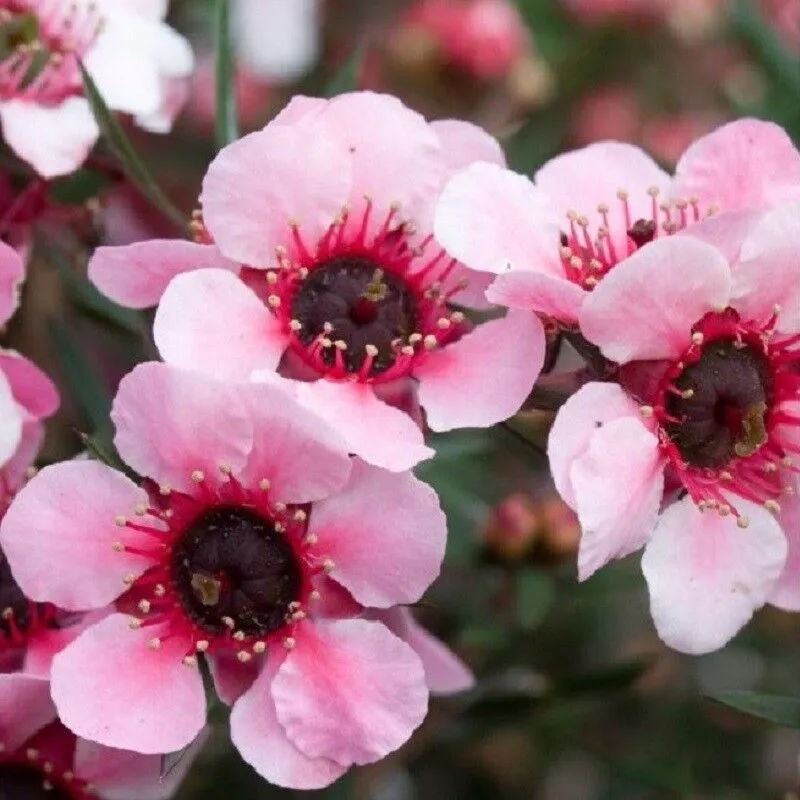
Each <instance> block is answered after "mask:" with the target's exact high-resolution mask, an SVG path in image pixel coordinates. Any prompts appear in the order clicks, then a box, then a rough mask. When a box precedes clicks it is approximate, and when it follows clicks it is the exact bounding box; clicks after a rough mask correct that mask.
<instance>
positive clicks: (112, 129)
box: [78, 61, 188, 231]
mask: <svg viewBox="0 0 800 800" xmlns="http://www.w3.org/2000/svg"><path fill="white" fill-rule="evenodd" d="M78 66H79V67H80V70H81V75H82V77H83V85H84V88H85V90H86V98H87V99H88V101H89V105H90V106H91V108H92V113H93V114H94V118H95V119H96V120H97V124H98V126H99V127H100V130H101V132H102V134H103V136H104V137H105V139H106V142H107V143H108V146H109V147H110V148H111V149H112V151H113V152H114V154H115V155H116V156H117V158H118V159H119V160H120V165H121V166H122V169H123V171H124V172H125V174H126V175H127V176H128V177H129V178H130V180H131V181H132V182H133V183H134V184H135V185H136V186H137V187H138V188H139V190H140V191H141V192H142V193H143V194H144V195H145V197H147V198H148V199H149V200H150V202H152V203H153V205H155V206H156V207H157V208H158V209H160V210H161V211H162V212H163V213H164V215H165V216H166V217H167V218H168V219H170V220H172V222H174V223H175V224H176V225H177V226H178V227H180V228H181V230H182V231H185V230H186V227H187V225H188V221H187V219H186V217H184V215H183V214H182V213H181V212H180V211H179V210H178V209H177V208H176V207H175V206H174V205H173V204H172V202H171V201H170V200H169V198H168V197H167V196H166V195H165V194H164V192H162V191H161V188H160V187H159V185H158V184H157V183H156V181H155V179H154V178H153V177H152V175H150V172H149V171H148V169H147V167H146V166H145V165H144V164H143V163H142V161H141V159H140V158H139V156H138V155H137V154H136V151H135V150H134V148H133V145H132V144H131V143H130V140H129V139H128V137H127V136H126V135H125V132H124V131H123V130H122V126H121V125H120V124H119V122H118V121H117V119H116V117H115V116H114V115H113V114H112V113H111V111H110V110H109V108H108V106H107V105H106V104H105V101H104V100H103V98H102V96H101V95H100V92H99V91H98V89H97V86H96V85H95V82H94V81H93V80H92V77H91V75H89V73H88V72H87V71H86V68H85V67H84V66H83V64H82V63H81V62H80V61H78Z"/></svg>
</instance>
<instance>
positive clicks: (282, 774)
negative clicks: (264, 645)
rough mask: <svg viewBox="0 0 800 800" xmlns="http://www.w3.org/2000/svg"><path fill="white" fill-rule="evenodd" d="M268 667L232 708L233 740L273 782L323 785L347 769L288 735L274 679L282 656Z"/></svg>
mask: <svg viewBox="0 0 800 800" xmlns="http://www.w3.org/2000/svg"><path fill="white" fill-rule="evenodd" d="M270 662H271V663H269V664H268V665H267V668H266V669H264V670H262V672H261V675H260V676H259V678H258V680H257V681H256V682H255V683H254V684H253V686H252V687H251V688H250V690H249V691H248V692H247V694H245V695H244V696H243V697H241V698H240V699H239V700H238V701H237V703H236V705H235V706H234V707H233V711H232V712H231V741H232V742H233V744H234V746H235V747H236V749H237V750H238V751H239V753H241V756H242V758H243V759H244V760H245V761H247V763H248V764H250V765H251V766H252V767H254V768H255V770H256V771H257V772H258V774H259V775H261V777H262V778H265V779H266V780H268V781H269V782H270V783H274V784H276V785H277V786H284V787H287V788H289V789H322V788H323V787H325V786H329V785H330V784H331V783H333V782H334V781H335V780H336V779H337V778H338V777H340V776H341V775H343V774H344V773H345V772H346V771H347V766H341V765H339V764H337V763H336V762H335V761H331V760H330V759H328V758H310V757H309V756H307V755H306V754H304V753H303V752H302V751H301V750H299V749H298V748H297V747H296V746H295V745H294V744H293V743H292V742H291V740H290V739H289V738H288V737H287V735H286V731H285V730H284V729H283V726H282V725H281V723H280V722H279V721H278V718H277V716H276V713H275V701H274V700H273V699H272V681H273V680H274V677H275V673H276V672H277V670H278V668H279V667H280V665H281V664H282V663H283V659H282V658H279V657H277V656H271V657H270Z"/></svg>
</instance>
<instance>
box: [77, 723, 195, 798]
mask: <svg viewBox="0 0 800 800" xmlns="http://www.w3.org/2000/svg"><path fill="white" fill-rule="evenodd" d="M209 733H210V731H209V730H207V729H206V730H204V731H202V732H201V733H200V735H199V736H198V737H197V738H196V739H195V740H194V742H192V743H191V744H190V745H189V747H187V748H186V749H185V750H184V751H183V752H181V754H180V756H179V758H178V760H177V761H176V763H174V764H173V765H171V766H170V767H169V768H168V769H167V770H166V771H165V770H164V758H163V756H161V755H142V754H141V753H132V752H130V751H129V750H117V749H115V748H113V747H104V746H103V745H101V744H97V743H96V742H89V741H86V739H78V741H77V742H76V744H75V762H74V763H75V774H76V775H77V776H78V778H80V779H81V780H84V781H87V782H88V783H91V784H92V786H94V789H95V793H96V794H97V795H98V796H100V797H102V798H103V800H168V799H169V798H170V797H173V796H174V795H175V793H176V792H177V791H178V787H179V786H180V784H181V783H182V782H183V779H184V778H185V777H186V775H187V774H188V772H189V769H190V768H191V766H192V764H193V762H194V760H195V758H196V757H197V756H198V755H199V753H200V750H201V749H202V747H203V745H204V744H205V743H206V741H207V740H208V738H209Z"/></svg>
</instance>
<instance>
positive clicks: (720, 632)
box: [642, 497, 787, 654]
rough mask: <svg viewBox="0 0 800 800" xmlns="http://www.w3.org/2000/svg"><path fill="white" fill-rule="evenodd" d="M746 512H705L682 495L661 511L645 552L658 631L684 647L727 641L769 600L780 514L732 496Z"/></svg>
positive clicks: (782, 555) (700, 649)
mask: <svg viewBox="0 0 800 800" xmlns="http://www.w3.org/2000/svg"><path fill="white" fill-rule="evenodd" d="M736 507H737V509H739V511H740V512H741V513H742V514H746V515H747V516H748V517H749V518H750V525H749V527H748V528H746V529H745V530H742V529H741V528H740V527H738V526H737V524H736V519H734V518H733V517H732V516H727V517H723V516H720V515H719V514H716V513H711V512H707V513H702V512H700V511H699V510H698V509H697V507H696V506H695V505H694V503H693V502H692V501H691V500H690V499H689V498H688V497H685V498H684V499H683V500H681V501H679V502H677V503H674V504H673V505H671V506H670V507H669V508H667V509H666V511H664V513H663V514H662V515H661V517H660V519H659V521H658V524H657V525H656V529H655V533H654V534H653V538H652V539H651V540H650V542H649V543H648V545H647V547H646V548H645V551H644V557H643V558H642V571H643V572H644V577H645V580H646V581H647V586H648V589H649V590H650V610H651V613H652V615H653V621H654V622H655V625H656V630H657V631H658V635H659V636H660V637H661V638H662V639H663V640H664V641H665V642H666V643H667V644H668V645H669V646H670V647H672V648H674V649H676V650H680V651H682V652H684V653H694V654H698V653H708V652H710V651H712V650H716V649H717V648H719V647H722V646H723V645H724V644H726V643H727V642H728V641H729V640H730V639H731V637H733V636H734V635H735V634H736V633H737V631H739V629H740V628H742V627H743V626H744V625H745V624H746V623H747V622H748V620H749V619H750V617H752V616H753V612H754V611H755V610H756V609H758V608H760V607H761V606H762V605H764V603H766V602H767V600H769V597H770V594H771V593H772V591H773V590H774V589H775V586H776V583H777V581H778V578H779V577H780V574H781V571H782V570H783V566H784V563H785V561H786V551H787V546H786V538H785V537H784V535H783V532H782V531H781V527H780V525H779V523H778V521H777V520H776V519H775V518H774V517H773V516H772V515H771V514H769V513H768V512H767V511H765V510H764V509H763V508H761V507H760V506H756V505H754V504H752V503H749V502H748V501H745V500H740V499H739V498H738V497H737V498H736Z"/></svg>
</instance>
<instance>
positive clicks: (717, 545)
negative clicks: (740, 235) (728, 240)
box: [548, 203, 800, 653]
mask: <svg viewBox="0 0 800 800" xmlns="http://www.w3.org/2000/svg"><path fill="white" fill-rule="evenodd" d="M798 219H800V204H797V203H792V204H787V205H784V206H781V207H780V208H778V209H775V210H774V211H771V212H769V213H767V214H766V215H764V216H763V218H762V219H761V221H760V222H759V223H758V224H757V225H756V226H755V227H754V228H753V229H751V230H750V232H749V234H748V235H747V236H746V237H745V238H744V242H743V244H742V246H741V252H740V254H739V256H738V258H737V260H736V261H735V262H734V263H730V262H729V260H728V259H727V258H726V257H725V255H724V254H723V253H722V252H720V251H719V250H718V249H716V248H714V247H712V246H711V245H709V244H708V243H706V242H703V241H700V240H698V239H695V238H694V237H692V236H691V235H688V234H687V235H684V236H674V237H670V238H668V239H664V240H660V241H656V242H653V243H652V244H650V245H648V246H647V247H645V248H642V249H641V250H640V251H639V252H637V253H635V254H633V255H632V256H631V257H630V258H629V259H627V260H626V261H625V263H623V264H620V265H619V266H618V267H616V268H615V269H614V270H613V272H612V273H611V274H610V275H608V276H607V277H606V278H605V279H604V280H603V281H602V283H601V284H600V285H599V286H598V287H597V288H596V289H595V290H594V292H593V293H592V294H591V296H590V297H589V298H588V299H587V300H586V302H585V303H584V305H583V308H582V310H581V315H580V326H581V331H582V333H583V334H584V336H586V337H587V338H588V339H589V340H590V341H591V342H593V343H595V344H596V345H597V346H598V347H599V348H600V350H601V351H602V352H603V354H604V355H605V356H606V357H607V358H609V359H612V360H613V361H615V362H617V363H618V364H619V365H620V368H619V372H618V378H619V385H617V384H614V383H589V384H586V385H585V386H584V387H583V388H581V389H580V390H579V391H578V392H577V394H575V395H574V396H573V397H571V398H570V399H569V400H568V401H567V403H566V404H565V405H564V406H563V407H562V408H561V410H560V411H559V414H558V416H557V418H556V421H555V424H554V426H553V429H552V432H551V435H550V442H549V447H548V452H549V455H550V463H551V467H552V471H553V477H554V479H555V482H556V486H557V488H558V490H559V492H560V493H561V494H562V496H563V497H564V499H565V500H566V501H567V502H568V503H569V504H570V505H571V506H572V507H573V508H574V509H575V510H576V511H577V513H578V516H579V518H580V522H581V526H582V529H583V534H582V538H581V544H580V553H579V561H578V567H579V573H580V577H581V578H587V577H589V576H590V575H591V574H592V573H593V572H594V571H595V570H596V569H598V568H599V567H601V566H602V565H603V564H605V563H606V562H607V561H608V560H609V559H611V558H616V557H621V556H624V555H627V554H629V553H632V552H633V551H635V550H637V549H639V548H640V547H642V546H643V545H645V552H644V558H643V561H642V567H643V570H644V574H645V578H646V580H647V583H648V586H649V589H650V598H651V610H652V614H653V618H654V621H655V624H656V627H657V629H658V632H659V634H660V635H661V637H662V638H663V639H664V640H665V641H666V642H667V643H668V644H670V645H671V646H673V647H675V648H677V649H679V650H684V651H687V652H694V653H699V652H705V651H708V650H713V649H715V648H717V647H720V646H722V645H723V644H724V643H725V642H726V641H728V639H730V637H731V636H733V635H734V634H735V633H736V632H737V631H738V630H739V629H740V628H741V627H742V626H743V625H744V624H745V623H746V622H747V621H748V619H749V618H750V617H751V615H752V614H753V611H754V610H755V609H757V608H759V607H760V606H761V605H763V604H764V603H765V602H768V601H771V602H774V603H776V604H778V605H781V606H785V607H788V608H794V609H797V608H800V595H798V589H797V580H796V574H794V575H793V576H787V578H786V579H781V575H782V571H783V570H784V565H785V562H786V558H787V538H786V537H787V536H788V537H789V538H790V540H791V542H792V547H793V548H794V549H796V543H795V542H796V540H797V539H798V537H800V526H799V525H798V513H797V510H796V509H794V508H793V506H794V505H795V504H796V502H797V501H796V500H794V499H793V496H794V494H795V484H796V467H795V466H794V465H793V459H794V458H796V457H797V454H798V453H800V413H798V412H799V411H800V369H799V367H800V347H798V344H799V343H800V280H799V278H800V271H799V269H798V265H799V264H800V245H799V244H798V243H799V242H800V237H798V229H797V225H798V223H797V220H798ZM749 227H750V226H749V223H748V228H749ZM731 230H732V228H731ZM681 495H682V497H681ZM676 497H681V499H676ZM665 499H666V500H667V501H673V500H675V501H674V502H667V504H666V507H664V500H665ZM787 506H788V508H787ZM776 517H777V518H776ZM780 523H783V525H784V530H782V529H781V524H780ZM796 558H797V555H796V553H795V555H794V556H793V559H792V564H793V565H794V566H795V568H796V563H795V562H796Z"/></svg>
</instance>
